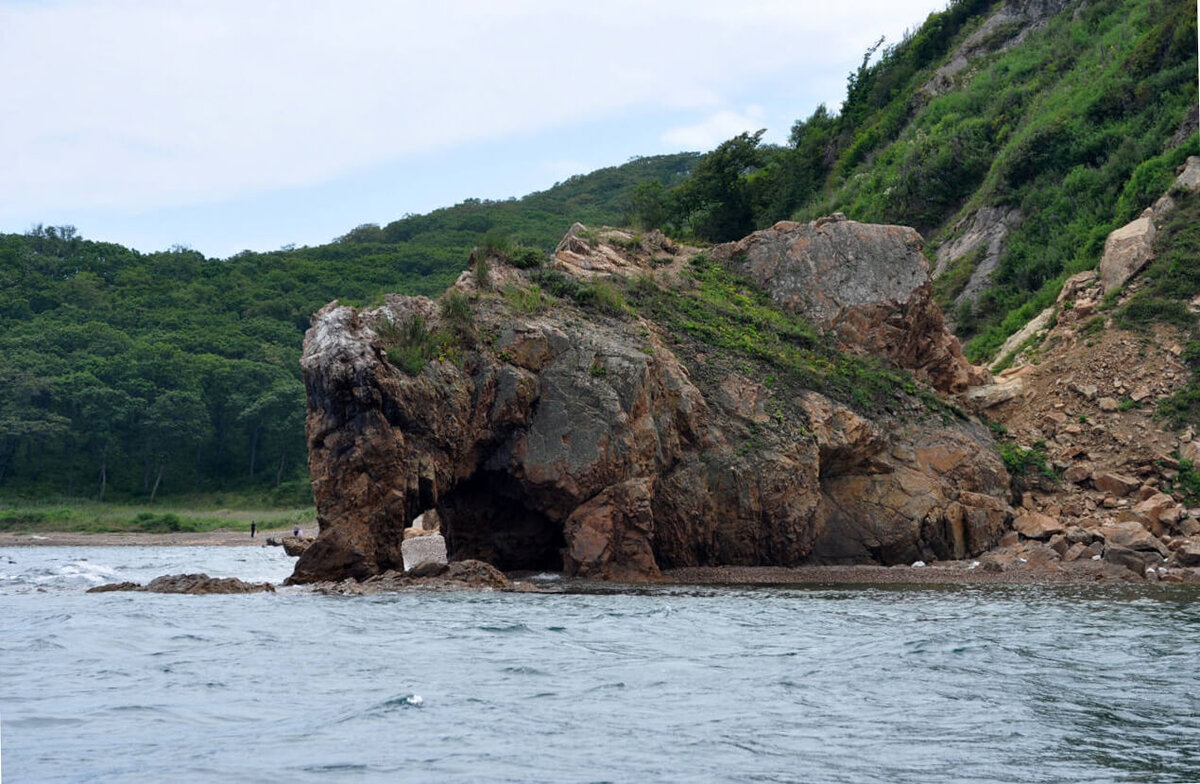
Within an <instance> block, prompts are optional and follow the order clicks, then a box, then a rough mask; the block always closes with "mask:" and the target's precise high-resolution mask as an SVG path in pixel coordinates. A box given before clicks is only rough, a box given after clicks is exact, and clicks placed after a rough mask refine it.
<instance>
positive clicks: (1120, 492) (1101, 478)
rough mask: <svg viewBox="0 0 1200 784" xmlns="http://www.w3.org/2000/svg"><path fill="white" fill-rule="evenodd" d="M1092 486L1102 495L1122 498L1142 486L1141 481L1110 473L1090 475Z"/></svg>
mask: <svg viewBox="0 0 1200 784" xmlns="http://www.w3.org/2000/svg"><path fill="white" fill-rule="evenodd" d="M1092 484H1093V485H1095V487H1096V489H1097V490H1099V491H1100V492H1102V493H1112V494H1113V495H1115V496H1117V497H1118V498H1123V497H1125V496H1127V495H1129V494H1130V493H1132V492H1134V491H1135V490H1137V489H1138V488H1139V487H1141V486H1142V483H1141V480H1138V479H1134V478H1133V477H1131V476H1125V475H1124V474H1116V473H1113V472H1111V471H1102V472H1100V473H1097V474H1093V475H1092Z"/></svg>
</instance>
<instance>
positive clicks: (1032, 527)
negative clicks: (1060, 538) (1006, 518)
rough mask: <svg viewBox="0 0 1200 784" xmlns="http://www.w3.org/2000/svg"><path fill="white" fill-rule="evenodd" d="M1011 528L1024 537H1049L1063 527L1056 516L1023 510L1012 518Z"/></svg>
mask: <svg viewBox="0 0 1200 784" xmlns="http://www.w3.org/2000/svg"><path fill="white" fill-rule="evenodd" d="M1013 528H1014V529H1016V531H1017V533H1019V534H1021V535H1022V536H1024V537H1025V538H1026V539H1049V538H1050V537H1052V536H1054V535H1056V534H1061V533H1063V532H1064V530H1065V528H1064V526H1063V524H1062V523H1061V522H1059V520H1058V518H1056V517H1051V516H1049V515H1044V514H1042V513H1040V512H1025V513H1024V514H1022V515H1019V516H1018V517H1017V518H1016V519H1014V520H1013Z"/></svg>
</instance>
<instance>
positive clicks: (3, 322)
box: [0, 153, 698, 500]
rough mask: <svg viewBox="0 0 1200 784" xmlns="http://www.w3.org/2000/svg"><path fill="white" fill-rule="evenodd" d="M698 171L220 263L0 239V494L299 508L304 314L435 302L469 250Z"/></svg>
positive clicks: (653, 169)
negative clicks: (247, 493)
mask: <svg viewBox="0 0 1200 784" xmlns="http://www.w3.org/2000/svg"><path fill="white" fill-rule="evenodd" d="M697 157H698V156H696V155H694V154H689V153H683V154H678V155H666V156H658V157H653V158H639V159H635V160H633V161H630V162H629V163H627V164H625V165H623V166H617V167H612V168H607V169H601V170H599V171H596V172H593V173H591V174H588V175H585V176H578V177H572V178H570V179H569V180H567V181H566V182H563V183H559V184H558V185H556V186H555V187H553V188H550V189H548V190H546V191H542V192H539V193H534V194H531V195H529V196H526V197H525V198H523V199H512V200H509V201H502V202H492V201H479V200H468V201H465V202H463V203H462V204H459V205H457V206H454V207H449V208H446V209H441V210H437V211H435V212H432V213H430V214H428V215H420V216H412V217H406V218H403V219H401V220H398V221H396V222H394V223H391V224H388V225H387V226H383V227H379V226H373V225H366V226H359V227H358V228H356V229H354V230H352V231H350V232H349V233H348V234H346V235H345V236H344V237H341V238H339V239H338V240H335V241H334V242H331V243H329V244H327V245H321V246H318V247H311V248H308V247H306V248H298V249H292V250H281V251H275V252H271V253H242V254H239V255H237V256H234V257H232V258H229V259H225V260H220V259H210V258H205V257H204V256H202V255H201V254H199V253H197V252H195V251H190V250H183V249H176V250H172V251H167V252H163V253H149V254H146V253H139V252H137V251H134V250H130V249H129V248H125V247H122V246H120V245H114V244H111V243H102V242H92V241H89V240H85V239H83V238H81V237H79V236H78V235H77V234H76V233H75V230H74V229H72V228H70V227H62V228H53V227H52V228H41V227H39V228H37V229H35V230H33V231H31V232H29V233H27V234H24V235H17V234H8V235H0V390H2V391H0V490H3V491H5V492H6V493H9V494H12V493H19V494H26V495H42V494H54V495H61V494H67V495H80V496H93V497H96V496H100V495H101V494H103V495H105V496H107V497H109V498H112V497H113V496H114V494H115V495H117V496H122V497H130V498H143V499H145V498H150V497H153V496H154V495H161V494H163V493H177V492H195V491H198V490H199V491H205V490H216V489H229V488H235V489H236V488H248V487H265V488H274V487H277V488H279V489H278V493H279V494H280V496H281V500H282V497H284V496H288V494H290V496H291V499H293V500H295V499H301V498H304V497H306V495H307V493H308V489H307V487H308V484H307V472H306V469H305V458H306V452H305V444H304V386H303V383H302V381H301V378H300V368H299V364H298V360H299V356H300V344H301V342H302V341H303V338H304V331H305V330H306V329H307V328H308V323H309V316H310V315H311V314H312V313H313V312H314V311H315V310H317V309H318V308H320V307H321V306H322V305H324V304H325V303H326V302H329V301H330V300H332V299H341V300H342V301H344V302H351V303H356V304H362V303H368V302H371V301H374V300H379V301H381V300H382V297H383V295H384V294H386V293H388V292H393V291H397V292H403V293H408V294H435V293H440V292H441V291H442V290H443V289H444V288H445V287H446V286H447V285H449V284H450V283H451V282H453V280H454V279H455V277H457V276H458V274H459V273H460V272H461V271H462V269H463V268H464V267H465V266H466V263H467V257H468V254H469V252H470V249H471V248H472V247H473V246H474V245H476V244H478V243H479V242H481V241H482V240H483V239H484V238H493V241H494V238H496V237H506V238H511V239H513V240H516V241H518V242H521V243H523V244H524V245H525V246H527V247H531V248H534V249H537V250H538V251H540V252H545V251H548V250H550V249H551V248H553V246H554V245H555V243H557V242H558V240H559V239H561V238H562V235H563V234H564V233H565V232H566V230H567V229H568V228H569V227H570V226H571V223H572V222H574V221H575V220H586V221H589V222H594V223H620V222H623V221H625V220H627V212H628V209H629V203H630V202H629V194H630V192H631V191H632V189H633V188H634V187H635V186H636V185H638V184H640V183H643V182H646V181H654V182H659V183H663V184H665V185H670V184H674V183H676V182H678V181H679V180H680V179H681V178H682V177H683V175H684V174H685V173H686V172H687V171H688V169H689V168H690V167H691V166H692V165H693V163H694V162H695V160H696V159H697Z"/></svg>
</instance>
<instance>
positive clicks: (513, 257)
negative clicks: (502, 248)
mask: <svg viewBox="0 0 1200 784" xmlns="http://www.w3.org/2000/svg"><path fill="white" fill-rule="evenodd" d="M543 258H544V255H543V254H542V252H541V251H540V250H538V249H537V248H527V247H525V246H524V245H518V246H517V247H516V248H514V249H513V252H512V253H511V254H510V255H509V257H508V260H509V261H510V262H512V265H513V266H514V267H516V268H517V269H533V268H534V267H540V266H541V265H542V259H543Z"/></svg>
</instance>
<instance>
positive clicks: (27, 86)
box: [0, 0, 940, 220]
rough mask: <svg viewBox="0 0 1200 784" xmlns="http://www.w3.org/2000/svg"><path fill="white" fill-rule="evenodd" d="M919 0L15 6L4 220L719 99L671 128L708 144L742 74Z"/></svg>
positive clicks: (0, 132)
mask: <svg viewBox="0 0 1200 784" xmlns="http://www.w3.org/2000/svg"><path fill="white" fill-rule="evenodd" d="M935 1H936V2H940V0H935ZM905 2H906V3H909V5H907V7H906V6H905V4H904V3H887V2H882V1H881V0H873V2H872V3H871V4H873V5H877V6H878V8H877V10H875V11H873V12H872V13H874V14H876V17H877V18H876V20H875V21H876V24H874V25H873V26H870V29H869V30H868V31H864V30H862V27H863V25H862V20H861V18H860V17H861V16H862V14H863V8H864V5H865V4H867V0H846V2H843V3H839V4H819V6H818V5H817V4H809V3H796V2H790V1H788V2H774V1H772V0H743V1H742V2H739V3H736V4H732V3H727V2H724V1H723V0H695V1H694V2H693V1H686V2H685V0H662V2H657V3H653V4H645V3H642V2H640V0H639V1H636V2H635V0H614V1H613V2H606V3H587V4H584V3H573V4H560V3H557V2H552V1H551V0H507V1H506V2H504V3H481V2H474V1H473V0H442V2H438V3H428V2H413V1H412V0H409V1H407V2H390V1H387V0H337V1H336V2H334V0H307V1H304V2H300V1H297V2H289V3H283V2H274V3H270V2H267V3H246V2H243V0H173V2H170V3H157V2H150V1H149V0H58V2H51V3H17V4H9V5H5V6H4V7H2V8H0V30H2V31H3V43H4V45H3V46H2V47H0V73H5V74H9V75H10V76H9V78H6V79H4V80H0V103H2V105H4V106H6V107H8V109H9V111H8V115H7V121H6V122H5V123H3V124H0V151H3V153H2V155H0V219H7V220H15V219H16V217H17V216H21V217H24V216H27V215H36V214H38V212H39V211H51V210H57V211H62V210H70V209H104V210H112V211H120V212H123V213H126V214H136V213H137V212H139V211H146V210H151V209H156V208H161V207H164V206H172V205H186V204H201V203H214V202H219V201H222V200H229V199H233V198H238V197H244V196H246V195H249V194H255V193H264V192H269V191H272V190H283V189H289V188H296V187H304V186H311V185H313V184H316V183H321V182H325V181H329V180H331V179H333V178H336V177H343V176H347V175H349V174H352V173H353V172H355V171H361V170H364V169H366V168H369V167H375V166H379V165H381V164H383V163H385V162H390V161H396V160H401V159H404V158H405V157H406V156H419V155H421V154H423V153H428V152H430V151H433V150H439V149H448V148H455V147H459V146H462V145H468V144H474V143H478V142H480V141H484V140H496V139H503V138H510V137H513V136H518V135H521V134H533V133H538V132H545V131H547V130H552V129H554V128H561V127H565V126H570V125H577V124H583V123H587V122H592V121H595V120H598V119H602V118H611V117H612V116H614V115H616V114H620V113H627V114H629V115H630V116H637V113H638V112H650V111H656V112H661V111H663V110H681V111H693V112H694V111H696V110H701V109H707V110H709V111H711V112H713V113H712V114H711V115H710V116H709V117H708V119H706V120H705V121H703V122H701V123H699V124H697V125H695V126H692V127H690V128H677V129H675V130H673V131H669V132H667V133H666V134H664V135H663V138H664V140H668V141H671V142H673V143H675V142H677V143H679V144H681V145H682V146H685V147H697V146H703V145H702V142H706V141H711V139H713V138H714V134H716V135H720V134H722V133H726V134H727V131H728V129H730V128H733V127H734V126H737V127H738V129H739V130H740V129H741V128H742V127H749V126H743V125H742V120H745V119H751V120H753V116H752V115H750V114H748V113H744V114H743V115H741V116H739V115H737V114H736V113H734V112H731V111H729V110H727V109H722V108H721V107H723V106H724V105H725V102H726V101H727V100H729V96H730V94H731V93H732V92H734V91H736V89H737V88H738V87H739V86H740V85H743V84H745V83H746V82H747V81H752V80H754V79H757V78H761V77H763V76H764V75H767V74H777V73H780V72H781V71H790V72H794V73H795V74H796V78H797V79H799V78H802V75H803V74H804V73H805V72H806V71H807V70H811V69H816V68H819V67H821V64H822V63H823V62H824V61H825V60H827V59H828V58H829V56H830V52H832V51H838V50H839V49H843V48H845V47H850V51H855V52H857V51H862V48H863V47H864V46H865V43H869V40H868V39H871V38H873V37H874V36H875V35H877V29H879V28H880V27H881V26H882V25H885V24H893V25H894V24H895V23H896V22H895V21H894V20H893V17H894V18H895V19H898V20H902V21H904V22H907V23H912V22H914V21H917V19H915V18H914V17H919V15H920V14H919V13H916V12H914V10H913V8H914V6H919V7H928V6H929V5H931V3H930V0H905ZM889 20H891V21H889ZM860 39H861V40H860ZM839 54H840V56H842V57H844V56H845V55H844V52H840V53H839ZM16 74H20V76H19V77H18V76H14V75H16ZM800 108H801V109H805V108H811V107H800ZM750 125H754V123H753V122H751V123H750ZM735 132H736V131H735ZM727 135H728V134H727ZM685 140H686V142H685Z"/></svg>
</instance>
